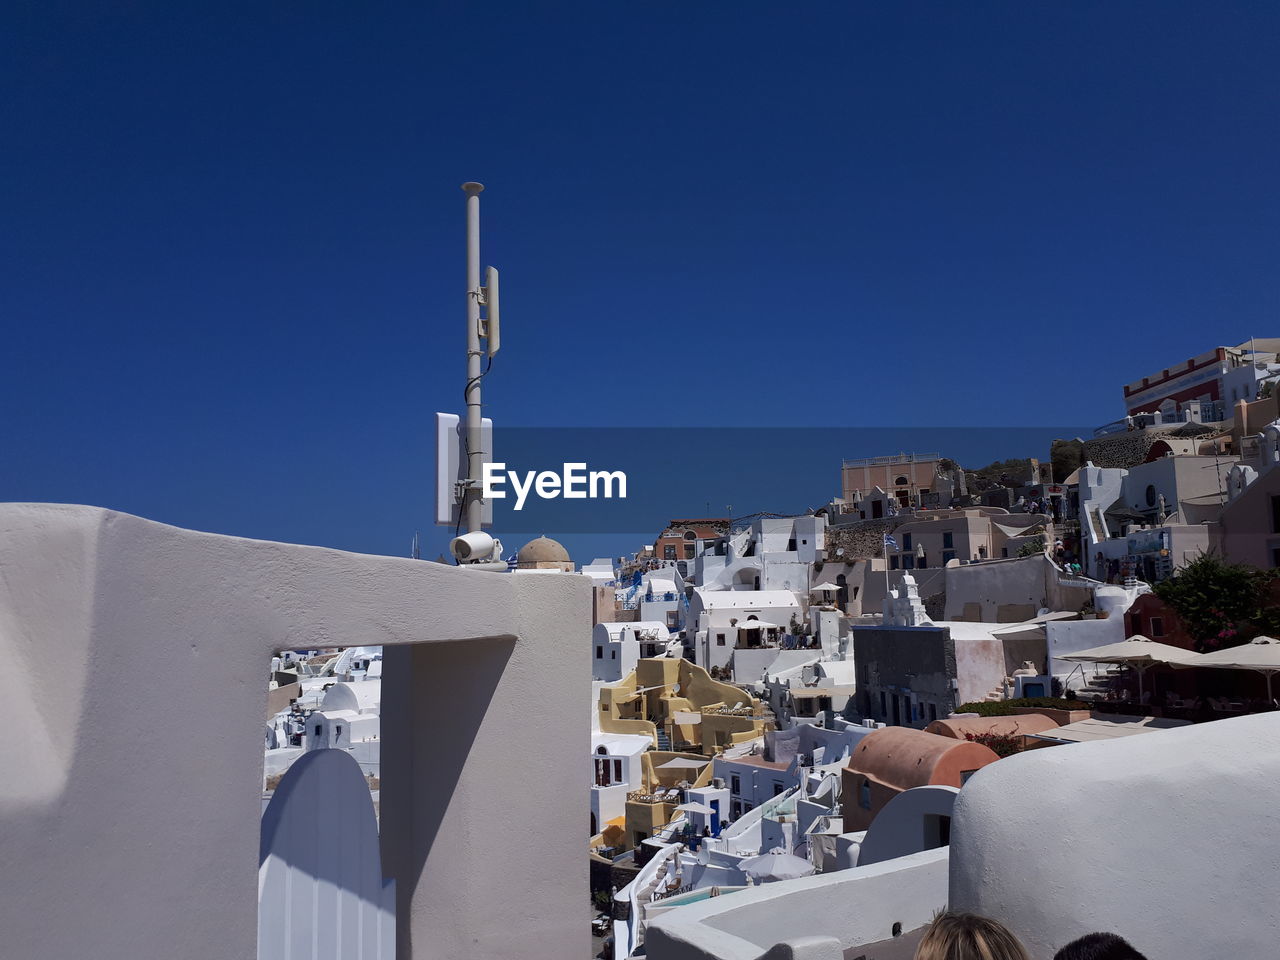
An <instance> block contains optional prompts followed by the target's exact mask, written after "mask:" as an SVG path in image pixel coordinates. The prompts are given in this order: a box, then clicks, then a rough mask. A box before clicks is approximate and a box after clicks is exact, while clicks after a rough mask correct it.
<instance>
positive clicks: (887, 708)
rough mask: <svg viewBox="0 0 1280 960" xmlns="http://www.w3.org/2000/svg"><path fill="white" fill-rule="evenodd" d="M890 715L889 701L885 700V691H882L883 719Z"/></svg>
mask: <svg viewBox="0 0 1280 960" xmlns="http://www.w3.org/2000/svg"><path fill="white" fill-rule="evenodd" d="M888 713H889V705H888V703H887V701H886V700H885V693H884V691H883V690H881V691H880V716H882V717H883V716H887V715H888Z"/></svg>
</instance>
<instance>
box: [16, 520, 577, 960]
mask: <svg viewBox="0 0 1280 960" xmlns="http://www.w3.org/2000/svg"><path fill="white" fill-rule="evenodd" d="M588 584H589V581H588V580H587V579H586V578H583V577H579V576H576V575H572V574H549V575H543V576H524V575H507V574H496V573H495V574H489V573H476V572H467V571H463V570H461V569H458V568H453V567H446V566H443V565H440V564H434V563H423V562H421V561H414V560H408V559H400V558H394V557H374V556H363V555H358V554H352V553H343V552H341V551H337V550H328V549H322V548H317V547H304V546H296V545H290V544H280V543H268V542H263V541H255V540H244V539H238V538H234V537H220V536H214V535H211V534H203V533H195V532H192V531H188V530H180V529H177V528H175V527H169V526H165V525H163V524H159V523H153V522H150V521H147V520H142V519H140V518H138V517H131V516H128V515H124V514H119V513H114V512H111V511H107V510H101V509H97V508H92V507H79V506H67V505H55V504H6V505H2V506H0V654H2V655H3V659H4V661H5V663H6V664H7V669H6V670H5V671H4V672H3V673H0V699H3V700H4V701H5V702H6V703H9V704H10V705H11V706H17V707H19V708H20V709H18V710H16V711H15V716H16V717H17V721H16V722H17V723H18V724H19V729H18V730H17V731H16V733H17V734H18V735H16V736H13V737H8V738H6V739H5V740H4V741H2V742H0V763H2V764H3V768H4V769H5V770H6V771H8V775H7V776H4V777H0V891H3V893H0V930H3V931H4V934H3V936H4V947H3V952H4V953H5V954H6V955H11V956H15V957H23V958H24V960H63V958H66V957H72V956H93V957H96V958H104V960H136V958H138V957H163V956H172V955H173V954H174V952H175V950H176V951H179V952H180V953H181V954H182V956H184V957H186V958H190V960H215V958H216V960H225V958H233V960H250V958H252V957H254V955H255V952H256V944H255V930H256V927H257V923H256V914H257V868H258V841H259V837H258V830H259V820H260V816H261V812H262V811H261V793H260V789H261V785H262V777H263V751H262V714H263V710H264V698H265V690H264V687H265V676H264V674H265V672H266V670H267V667H268V665H269V663H270V660H271V657H272V655H273V654H274V653H276V652H277V651H279V650H281V649H285V648H289V649H293V648H311V647H319V646H339V645H342V646H347V645H350V644H351V643H352V640H353V639H358V640H359V641H360V642H362V643H374V644H383V645H385V651H384V656H385V658H386V661H385V662H386V677H385V679H384V681H383V688H384V689H383V702H382V717H383V720H384V721H385V722H384V724H383V734H382V736H383V739H382V758H383V762H384V769H383V779H382V790H381V802H382V829H383V836H382V842H383V869H384V871H385V874H386V876H388V877H390V878H393V879H395V881H396V890H397V901H398V902H397V923H398V931H397V941H398V943H397V952H398V955H399V956H400V957H402V958H409V957H411V956H414V955H416V956H418V957H419V958H421V957H423V956H425V955H426V953H427V951H432V952H434V953H439V955H441V956H451V957H466V958H476V960H480V958H486V960H487V958H516V957H519V958H530V957H537V958H546V960H552V958H555V960H560V958H561V957H563V956H565V955H567V954H577V955H582V956H585V955H586V951H587V946H588V943H587V928H586V925H585V924H584V923H583V921H582V916H583V914H582V912H581V910H580V908H579V905H580V904H581V903H582V899H583V891H584V890H586V881H587V876H586V873H587V869H586V860H585V858H584V857H583V855H582V827H583V825H582V813H581V808H580V807H578V806H577V805H576V804H571V803H565V802H564V789H565V785H566V784H572V783H575V782H580V781H579V777H580V771H581V763H582V759H581V758H582V752H583V750H584V749H585V747H586V744H587V731H588V724H589V720H588V718H587V716H586V715H585V713H584V712H583V710H582V699H581V697H582V691H583V690H585V689H586V688H587V686H588V683H589V673H588V670H587V661H586V658H584V657H582V655H581V651H582V650H583V649H584V648H585V647H586V645H587V642H588V639H587V638H588V633H589V628H590V623H591V611H590V591H589V586H588ZM191 678H198V680H199V682H189V681H190V679H191ZM175 684H176V685H177V687H178V688H180V689H181V694H182V695H181V706H182V708H183V709H184V710H186V711H187V712H188V713H189V714H190V715H192V716H196V717H200V718H201V721H202V723H207V724H209V725H210V726H211V728H212V729H213V731H214V733H215V735H213V736H208V737H203V738H202V739H201V746H200V749H199V750H193V749H191V745H190V743H189V742H188V741H187V740H184V739H181V738H163V737H161V738H155V739H153V740H151V741H149V742H148V744H147V747H146V749H139V747H138V740H137V732H138V731H139V730H146V729H164V728H165V727H166V726H167V725H171V724H172V721H173V717H174V710H175V708H176V707H175V704H176V703H177V702H178V701H175V699H174V689H175V686H174V685H175ZM530 704H536V705H537V709H536V710H531V709H529V705H530ZM89 717H93V718H94V722H93V723H89V722H87V718H89ZM574 731H578V733H577V734H575V732H574ZM513 783H518V784H519V785H520V790H519V798H520V802H521V803H522V804H523V805H524V806H525V809H528V810H536V811H538V832H539V838H538V842H537V843H536V844H512V843H511V842H510V837H509V835H508V833H507V831H504V830H501V829H494V825H495V824H503V823H509V822H510V818H511V815H512V807H511V800H512V792H511V784H513ZM530 878H536V882H531V879H530ZM494 903H501V904H503V914H502V917H503V919H502V921H501V922H498V921H496V920H495V914H494V911H493V906H492V905H493V904H494ZM415 943H416V944H418V945H419V949H418V951H417V953H416V954H415V953H414V945H415Z"/></svg>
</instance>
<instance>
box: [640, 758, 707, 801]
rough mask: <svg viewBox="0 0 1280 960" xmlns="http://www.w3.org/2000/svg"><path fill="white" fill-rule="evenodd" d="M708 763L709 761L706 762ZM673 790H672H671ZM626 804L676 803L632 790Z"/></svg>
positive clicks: (662, 795)
mask: <svg viewBox="0 0 1280 960" xmlns="http://www.w3.org/2000/svg"><path fill="white" fill-rule="evenodd" d="M707 762H708V763H710V761H707ZM672 789H674V788H672ZM627 802H628V803H650V804H657V803H675V802H676V801H675V800H674V799H672V798H671V797H668V796H665V795H664V794H657V793H646V792H645V791H644V790H632V791H631V792H629V793H628V794H627Z"/></svg>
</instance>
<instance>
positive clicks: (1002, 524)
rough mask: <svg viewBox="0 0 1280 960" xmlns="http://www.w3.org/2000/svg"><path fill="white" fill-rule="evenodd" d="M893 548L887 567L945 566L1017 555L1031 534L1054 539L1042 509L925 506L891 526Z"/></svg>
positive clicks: (1047, 541)
mask: <svg viewBox="0 0 1280 960" xmlns="http://www.w3.org/2000/svg"><path fill="white" fill-rule="evenodd" d="M893 537H894V539H895V540H896V541H897V544H898V548H897V550H896V551H895V550H893V549H892V548H890V549H889V550H888V551H887V554H888V562H889V569H890V570H924V569H929V568H931V567H945V566H946V565H947V564H948V563H950V562H951V561H952V560H969V561H973V560H1000V559H1005V558H1008V557H1016V556H1017V555H1018V551H1019V550H1020V549H1021V548H1022V545H1023V544H1025V543H1032V542H1034V541H1035V539H1036V537H1042V538H1044V542H1045V544H1046V545H1051V544H1052V543H1053V526H1052V524H1051V523H1050V522H1049V519H1048V517H1045V516H1043V515H1041V514H1027V513H1010V512H1009V511H1008V510H1005V509H1003V508H1002V507H966V508H964V509H957V510H930V511H928V512H927V513H922V514H920V515H918V516H917V517H916V518H915V519H912V520H909V521H907V522H906V523H903V524H900V525H899V526H897V527H895V528H894V531H893Z"/></svg>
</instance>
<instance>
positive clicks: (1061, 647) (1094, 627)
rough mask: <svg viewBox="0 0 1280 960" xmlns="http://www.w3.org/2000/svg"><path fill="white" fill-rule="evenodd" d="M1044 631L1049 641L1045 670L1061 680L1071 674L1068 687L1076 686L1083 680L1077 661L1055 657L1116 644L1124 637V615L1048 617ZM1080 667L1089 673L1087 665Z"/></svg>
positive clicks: (1089, 667) (1091, 670) (1090, 670)
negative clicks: (1081, 618) (1068, 618)
mask: <svg viewBox="0 0 1280 960" xmlns="http://www.w3.org/2000/svg"><path fill="white" fill-rule="evenodd" d="M1044 630H1045V637H1046V639H1047V641H1048V644H1049V672H1050V673H1051V674H1053V676H1055V677H1058V678H1059V679H1062V680H1066V678H1067V677H1069V676H1070V675H1071V674H1072V673H1074V674H1075V677H1074V678H1073V680H1072V686H1075V687H1079V686H1081V685H1082V683H1083V681H1082V680H1081V679H1080V678H1081V673H1080V672H1079V671H1080V667H1081V664H1078V663H1075V662H1074V661H1071V660H1061V659H1058V658H1060V657H1065V656H1067V655H1069V654H1072V653H1079V652H1080V651H1081V650H1091V649H1093V648H1094V647H1101V646H1103V645H1105V644H1108V643H1120V642H1121V641H1122V640H1124V639H1125V635H1124V614H1123V612H1121V613H1119V614H1112V615H1111V616H1108V617H1107V619H1105V620H1051V621H1049V622H1048V623H1046V624H1045V625H1044ZM1084 669H1085V670H1086V671H1087V672H1088V673H1090V674H1092V673H1093V668H1092V667H1091V666H1089V665H1088V664H1086V665H1084Z"/></svg>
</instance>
